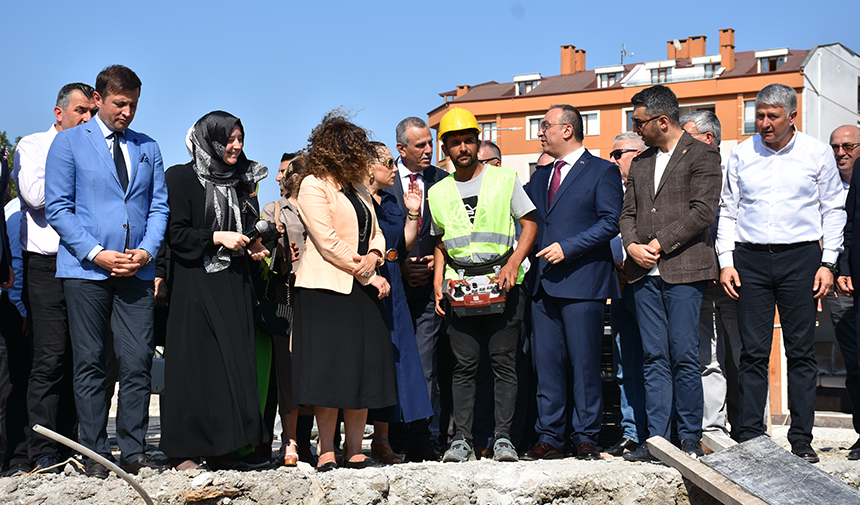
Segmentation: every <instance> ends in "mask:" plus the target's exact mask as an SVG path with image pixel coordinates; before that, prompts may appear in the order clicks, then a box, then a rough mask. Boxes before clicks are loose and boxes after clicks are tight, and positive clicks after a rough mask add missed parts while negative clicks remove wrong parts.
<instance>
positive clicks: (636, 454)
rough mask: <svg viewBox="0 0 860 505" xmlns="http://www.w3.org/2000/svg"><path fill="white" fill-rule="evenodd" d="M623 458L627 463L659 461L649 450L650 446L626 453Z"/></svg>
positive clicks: (644, 445)
mask: <svg viewBox="0 0 860 505" xmlns="http://www.w3.org/2000/svg"><path fill="white" fill-rule="evenodd" d="M623 458H624V459H626V460H627V461H657V458H655V457H654V456H653V455H652V454H651V451H649V450H648V444H642V445H640V446H639V448H638V449H636V450H635V451H631V452H625V453H624V456H623Z"/></svg>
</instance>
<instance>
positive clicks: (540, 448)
mask: <svg viewBox="0 0 860 505" xmlns="http://www.w3.org/2000/svg"><path fill="white" fill-rule="evenodd" d="M563 457H564V454H562V453H561V451H559V450H558V449H556V448H555V447H553V446H551V445H550V444H548V443H546V442H538V443H537V444H535V445H534V446H533V447H532V448H531V449H529V450H527V451H526V452H525V454H523V457H522V459H523V460H525V461H537V460H539V459H561V458H563Z"/></svg>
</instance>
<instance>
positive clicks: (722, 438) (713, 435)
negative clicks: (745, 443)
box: [702, 431, 738, 452]
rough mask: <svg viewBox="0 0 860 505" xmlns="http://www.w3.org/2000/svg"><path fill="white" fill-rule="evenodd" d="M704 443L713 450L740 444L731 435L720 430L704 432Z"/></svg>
mask: <svg viewBox="0 0 860 505" xmlns="http://www.w3.org/2000/svg"><path fill="white" fill-rule="evenodd" d="M702 444H704V446H705V447H707V448H708V449H710V450H711V452H717V451H722V450H723V449H728V448H729V447H731V446H733V445H738V443H737V442H735V441H734V440H732V439H731V438H730V437H729V436H727V435H724V434H722V433H719V432H709V431H703V432H702Z"/></svg>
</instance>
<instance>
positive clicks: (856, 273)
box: [839, 159, 860, 287]
mask: <svg viewBox="0 0 860 505" xmlns="http://www.w3.org/2000/svg"><path fill="white" fill-rule="evenodd" d="M858 184H860V159H857V160H856V161H855V162H854V173H853V174H852V175H851V188H850V189H849V190H848V198H847V199H846V200H845V213H846V214H848V218H847V219H846V221H845V231H844V232H843V234H842V244H843V250H842V254H840V255H839V275H848V276H851V282H852V283H853V284H854V285H855V286H856V285H857V283H858V282H860V233H854V216H856V215H857V210H858V209H860V201H858V199H860V193H858V191H857V185H858ZM858 287H860V286H858Z"/></svg>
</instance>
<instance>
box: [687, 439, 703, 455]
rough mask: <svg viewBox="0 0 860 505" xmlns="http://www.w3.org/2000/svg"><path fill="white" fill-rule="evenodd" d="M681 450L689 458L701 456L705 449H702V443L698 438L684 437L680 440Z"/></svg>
mask: <svg viewBox="0 0 860 505" xmlns="http://www.w3.org/2000/svg"><path fill="white" fill-rule="evenodd" d="M681 450H682V451H684V452H685V453H686V454H687V456H690V457H691V458H703V457H704V456H705V451H703V450H702V444H701V443H700V442H699V441H698V440H692V439H689V438H685V439H684V440H681Z"/></svg>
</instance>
